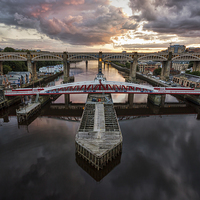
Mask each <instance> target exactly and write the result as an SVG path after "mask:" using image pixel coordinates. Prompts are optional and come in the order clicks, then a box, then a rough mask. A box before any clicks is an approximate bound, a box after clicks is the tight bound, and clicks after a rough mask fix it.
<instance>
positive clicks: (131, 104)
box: [128, 94, 134, 108]
mask: <svg viewBox="0 0 200 200" xmlns="http://www.w3.org/2000/svg"><path fill="white" fill-rule="evenodd" d="M133 99H134V94H128V105H129V107H130V108H132V107H133Z"/></svg>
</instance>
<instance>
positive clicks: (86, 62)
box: [85, 60, 88, 69]
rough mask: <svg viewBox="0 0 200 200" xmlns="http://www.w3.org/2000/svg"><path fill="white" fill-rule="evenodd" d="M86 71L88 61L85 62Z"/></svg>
mask: <svg viewBox="0 0 200 200" xmlns="http://www.w3.org/2000/svg"><path fill="white" fill-rule="evenodd" d="M85 65H86V69H87V68H88V60H86V61H85Z"/></svg>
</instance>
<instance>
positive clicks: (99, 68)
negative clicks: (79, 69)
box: [98, 51, 102, 72]
mask: <svg viewBox="0 0 200 200" xmlns="http://www.w3.org/2000/svg"><path fill="white" fill-rule="evenodd" d="M99 70H100V71H101V72H102V52H101V51H100V52H99V60H98V72H99Z"/></svg>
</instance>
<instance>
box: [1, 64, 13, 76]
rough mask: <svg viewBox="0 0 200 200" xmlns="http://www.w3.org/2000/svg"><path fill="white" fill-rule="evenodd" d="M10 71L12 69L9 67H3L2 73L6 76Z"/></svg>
mask: <svg viewBox="0 0 200 200" xmlns="http://www.w3.org/2000/svg"><path fill="white" fill-rule="evenodd" d="M10 71H12V68H11V67H10V66H9V65H3V73H4V74H7V73H8V72H10Z"/></svg>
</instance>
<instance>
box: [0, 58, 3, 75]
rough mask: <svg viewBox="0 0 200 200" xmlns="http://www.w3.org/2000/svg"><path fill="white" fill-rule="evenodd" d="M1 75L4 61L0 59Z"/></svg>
mask: <svg viewBox="0 0 200 200" xmlns="http://www.w3.org/2000/svg"><path fill="white" fill-rule="evenodd" d="M0 75H3V61H0Z"/></svg>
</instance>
